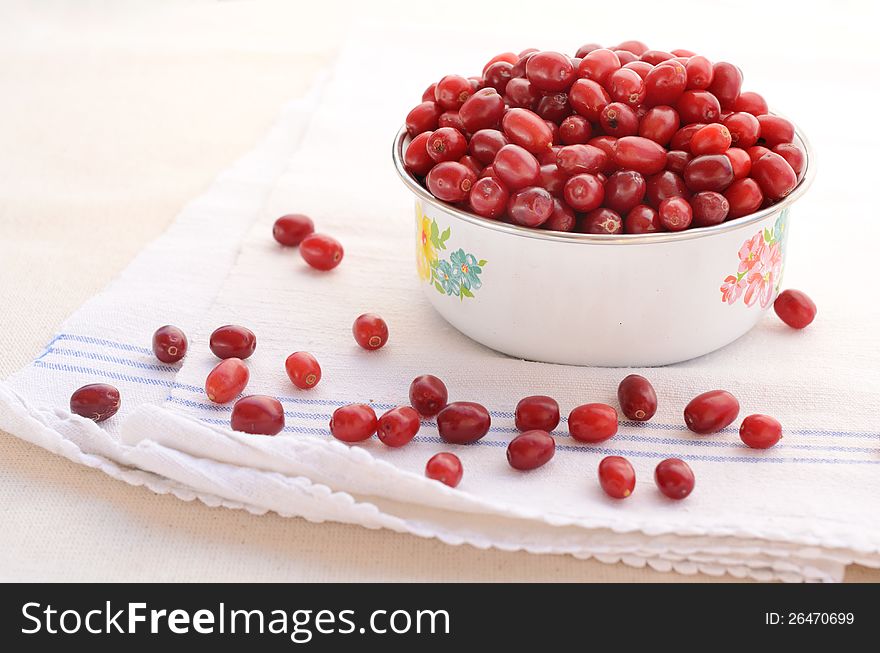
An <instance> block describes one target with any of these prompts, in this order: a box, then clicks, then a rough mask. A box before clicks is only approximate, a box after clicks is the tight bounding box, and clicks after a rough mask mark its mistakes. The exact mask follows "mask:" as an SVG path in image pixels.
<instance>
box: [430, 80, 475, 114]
mask: <svg viewBox="0 0 880 653" xmlns="http://www.w3.org/2000/svg"><path fill="white" fill-rule="evenodd" d="M472 93H473V87H472V86H471V83H470V82H469V81H468V80H467V79H465V78H464V77H461V76H460V75H446V77H444V78H443V79H441V80H440V81H439V82H437V87H436V88H435V89H434V97H435V98H436V100H437V104H439V105H440V106H441V107H443V108H444V109H446V110H454V109H458V108H459V107H460V106H461V105H462V104H464V103H465V101H466V100H467V99H468V98H469V97H470V96H471V94H472Z"/></svg>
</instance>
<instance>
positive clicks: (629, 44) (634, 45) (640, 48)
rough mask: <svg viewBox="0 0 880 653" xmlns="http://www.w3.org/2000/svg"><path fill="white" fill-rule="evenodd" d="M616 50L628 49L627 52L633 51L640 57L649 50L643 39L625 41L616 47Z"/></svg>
mask: <svg viewBox="0 0 880 653" xmlns="http://www.w3.org/2000/svg"><path fill="white" fill-rule="evenodd" d="M615 50H626V51H627V52H632V53H633V54H634V55H636V56H637V57H640V56H642V55H643V54H644V53H645V52H647V51H648V46H647V45H645V44H644V43H642V42H641V41H623V42H622V43H620V44H619V45H618V46H617V47H616V48H615Z"/></svg>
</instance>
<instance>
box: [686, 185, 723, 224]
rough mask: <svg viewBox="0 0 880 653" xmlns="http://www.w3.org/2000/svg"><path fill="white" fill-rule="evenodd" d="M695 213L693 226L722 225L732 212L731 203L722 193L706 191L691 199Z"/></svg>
mask: <svg viewBox="0 0 880 653" xmlns="http://www.w3.org/2000/svg"><path fill="white" fill-rule="evenodd" d="M691 208H692V209H693V212H694V220H693V223H692V224H693V226H695V227H711V226H713V225H716V224H721V223H722V222H724V220H725V219H726V218H727V214H728V213H729V212H730V203H729V202H728V201H727V198H726V197H724V195H722V194H721V193H716V192H714V191H711V190H704V191H702V192H700V193H697V194H696V195H694V196H693V197H691Z"/></svg>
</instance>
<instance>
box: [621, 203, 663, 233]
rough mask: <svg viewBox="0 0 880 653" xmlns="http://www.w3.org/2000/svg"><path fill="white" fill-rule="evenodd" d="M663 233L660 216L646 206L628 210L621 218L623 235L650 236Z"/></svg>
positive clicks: (641, 205) (640, 205) (642, 205)
mask: <svg viewBox="0 0 880 653" xmlns="http://www.w3.org/2000/svg"><path fill="white" fill-rule="evenodd" d="M655 231H663V225H662V224H660V216H659V215H658V214H657V211H655V210H654V209H652V208H651V207H650V206H648V205H647V204H639V205H638V206H634V207H633V208H632V209H630V211H629V213H627V214H626V216H624V218H623V233H625V234H650V233H654V232H655Z"/></svg>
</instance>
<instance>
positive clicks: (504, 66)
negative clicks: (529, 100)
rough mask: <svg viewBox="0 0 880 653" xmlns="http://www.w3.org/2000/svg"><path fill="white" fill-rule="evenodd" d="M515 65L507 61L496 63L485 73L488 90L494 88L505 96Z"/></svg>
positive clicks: (484, 79) (484, 77) (484, 78)
mask: <svg viewBox="0 0 880 653" xmlns="http://www.w3.org/2000/svg"><path fill="white" fill-rule="evenodd" d="M511 70H513V64H511V63H509V62H507V61H496V62H495V63H493V64H492V65H491V66H489V67H488V68H487V69H486V70H485V71H484V72H483V81H484V82H485V85H486V88H493V89H495V90H496V91H498V92H499V93H501V94H503V93H504V91H505V89H506V88H507V83H508V82H509V81H510V78H511V75H510V71H511Z"/></svg>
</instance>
